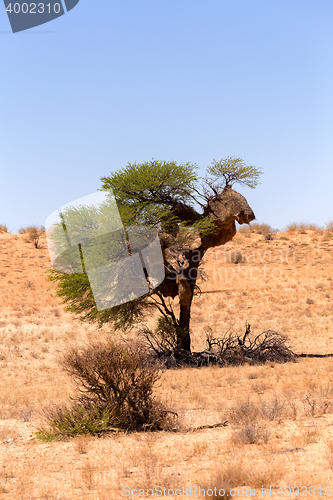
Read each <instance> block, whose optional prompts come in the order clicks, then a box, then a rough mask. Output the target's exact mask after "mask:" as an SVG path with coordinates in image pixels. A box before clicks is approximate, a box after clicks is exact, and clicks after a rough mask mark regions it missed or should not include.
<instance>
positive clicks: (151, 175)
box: [101, 160, 198, 227]
mask: <svg viewBox="0 0 333 500" xmlns="http://www.w3.org/2000/svg"><path fill="white" fill-rule="evenodd" d="M196 168H197V167H196V166H195V165H193V164H191V163H186V164H180V165H178V164H177V163H176V162H174V161H171V162H165V161H155V160H152V161H149V162H145V163H128V165H127V166H126V167H125V168H123V169H122V170H119V171H118V172H115V173H113V174H111V175H110V176H108V177H102V178H101V181H102V189H110V188H111V189H113V191H114V194H115V197H116V201H117V205H118V208H119V211H120V215H121V218H122V220H123V222H124V224H125V225H131V224H139V225H140V224H144V225H147V226H153V227H159V226H160V222H161V219H163V218H164V219H167V218H168V216H169V217H172V216H173V213H172V208H173V207H174V206H175V204H176V203H178V202H181V203H186V204H191V203H193V198H192V188H193V186H194V184H195V183H196V182H197V181H198V176H197V174H196V172H195V170H196Z"/></svg>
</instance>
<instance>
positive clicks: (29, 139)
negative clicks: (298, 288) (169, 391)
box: [0, 0, 333, 232]
mask: <svg viewBox="0 0 333 500" xmlns="http://www.w3.org/2000/svg"><path fill="white" fill-rule="evenodd" d="M0 31H1V33H0V61H1V69H0V96H1V97H0V124H1V125H0V144H1V158H0V162H1V163H0V164H1V176H0V223H3V224H7V226H8V229H9V231H10V232H17V231H18V229H19V228H20V227H24V226H27V225H31V224H42V225H43V224H44V223H45V219H46V218H47V216H48V215H49V214H50V213H51V212H53V211H54V210H55V209H56V208H59V207H60V206H61V205H63V204H65V203H68V202H70V201H72V200H75V199H76V198H80V197H82V196H85V195H87V194H90V193H93V192H95V191H96V190H97V189H98V188H100V187H101V182H100V178H101V177H102V176H105V175H108V174H109V173H110V172H112V171H115V170H117V169H119V168H122V167H125V166H126V164H127V163H128V162H135V161H136V162H142V161H148V160H150V159H152V158H154V159H156V160H172V159H173V160H175V161H178V162H193V163H196V164H197V165H198V166H199V167H200V169H201V171H202V173H204V169H205V167H207V166H208V165H209V164H210V163H211V161H212V160H213V159H216V160H219V159H221V158H224V157H226V156H238V157H241V158H243V160H244V161H245V162H246V163H247V164H249V165H255V166H256V167H258V168H261V169H262V170H263V171H264V175H263V176H262V178H261V184H260V185H259V186H258V187H257V188H256V189H255V190H251V189H248V188H245V189H244V188H241V187H237V186H235V188H236V189H237V190H238V191H239V192H240V193H242V194H243V195H244V196H246V198H247V199H248V202H249V204H250V205H251V206H252V208H253V210H254V212H255V214H256V217H257V219H258V220H259V221H260V222H267V223H269V224H271V225H272V226H273V227H276V228H280V229H281V228H283V227H284V226H285V225H286V224H287V223H289V222H293V221H299V222H300V221H305V222H307V221H308V222H316V223H318V224H320V225H324V224H325V223H326V222H327V221H328V220H329V219H333V203H332V188H333V70H332V67H333V61H332V58H333V50H332V49H333V2H332V1H331V0H315V1H314V0H200V1H199V0H121V1H119V0H117V1H113V0H94V1H93V0H80V2H79V4H78V5H77V7H75V8H74V9H73V10H72V11H71V12H69V13H67V14H66V15H64V16H62V17H60V18H59V19H56V20H55V21H52V22H50V23H48V24H45V25H43V26H40V27H38V28H34V29H32V30H29V31H26V32H22V33H17V34H11V33H10V25H9V21H8V19H7V15H6V12H5V8H4V6H3V5H2V1H1V3H0Z"/></svg>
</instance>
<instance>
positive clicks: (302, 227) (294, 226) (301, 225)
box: [285, 222, 321, 234]
mask: <svg viewBox="0 0 333 500" xmlns="http://www.w3.org/2000/svg"><path fill="white" fill-rule="evenodd" d="M319 229H321V227H320V226H318V224H313V223H309V222H292V223H291V224H288V225H287V227H286V228H285V232H287V233H293V232H295V231H297V230H298V231H300V233H301V234H306V230H310V231H318V230H319Z"/></svg>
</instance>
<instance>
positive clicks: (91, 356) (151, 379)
mask: <svg viewBox="0 0 333 500" xmlns="http://www.w3.org/2000/svg"><path fill="white" fill-rule="evenodd" d="M60 363H61V365H62V367H63V369H64V370H65V371H66V372H67V373H68V374H69V375H70V376H71V377H72V378H73V380H74V381H75V382H76V384H77V387H78V391H79V394H78V395H77V396H76V397H75V398H73V403H72V405H70V406H68V405H55V406H53V407H50V408H48V409H47V410H46V412H45V415H46V418H47V421H48V423H49V425H50V427H51V430H50V431H49V432H47V431H45V430H43V429H42V430H41V431H40V432H39V437H40V438H42V439H48V438H55V437H59V436H74V435H76V434H100V433H101V432H105V431H112V430H116V429H124V430H128V431H148V430H159V429H165V428H171V426H172V425H173V420H174V415H175V414H174V413H173V412H169V411H167V410H166V409H165V407H164V406H163V405H162V404H161V403H160V402H159V401H158V400H157V399H156V398H155V397H154V395H153V387H154V385H155V383H156V382H157V381H158V380H159V378H160V376H161V365H160V364H159V363H158V362H157V361H156V360H151V358H149V356H148V354H147V349H146V347H145V346H144V345H143V344H142V343H140V342H137V341H136V342H135V341H131V342H124V341H123V342H122V343H116V342H114V341H112V340H107V341H105V342H100V343H90V344H87V345H86V346H85V347H83V348H79V347H71V348H70V349H69V350H68V352H67V353H65V354H64V355H63V357H62V358H61V360H60ZM171 414H172V415H173V417H171Z"/></svg>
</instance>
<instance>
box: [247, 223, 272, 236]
mask: <svg viewBox="0 0 333 500" xmlns="http://www.w3.org/2000/svg"><path fill="white" fill-rule="evenodd" d="M250 228H251V231H252V233H257V234H262V235H265V234H268V233H275V232H276V230H275V229H273V228H272V227H271V226H270V225H269V224H265V223H262V224H259V223H258V222H255V223H253V224H250Z"/></svg>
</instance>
